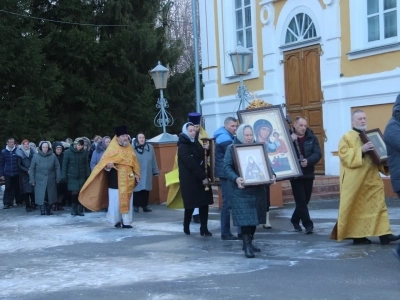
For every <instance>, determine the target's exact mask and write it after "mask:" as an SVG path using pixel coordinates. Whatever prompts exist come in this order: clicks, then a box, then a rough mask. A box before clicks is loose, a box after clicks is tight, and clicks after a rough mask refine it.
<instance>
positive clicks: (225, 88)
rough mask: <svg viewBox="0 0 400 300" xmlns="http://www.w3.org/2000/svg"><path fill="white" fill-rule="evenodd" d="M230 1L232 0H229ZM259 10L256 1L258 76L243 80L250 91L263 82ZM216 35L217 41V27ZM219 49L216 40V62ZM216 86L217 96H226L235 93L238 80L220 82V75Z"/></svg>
mask: <svg viewBox="0 0 400 300" xmlns="http://www.w3.org/2000/svg"><path fill="white" fill-rule="evenodd" d="M222 1H228V0H222ZM229 1H232V0H229ZM214 3H215V11H216V12H218V9H217V1H214ZM260 12H261V6H260V5H258V2H257V3H256V13H255V15H254V16H253V17H254V18H255V24H256V39H257V53H258V66H257V67H255V68H258V70H259V74H260V75H259V77H258V78H254V79H249V80H245V81H244V84H245V85H246V87H247V88H248V90H249V91H250V92H255V91H259V90H263V89H264V82H263V77H264V72H263V57H262V24H261V22H260V18H259V16H260ZM215 18H216V19H215V24H218V14H217V13H216V14H215ZM215 30H216V32H217V35H216V38H217V41H219V39H220V36H219V34H218V27H217V28H215ZM220 56H221V55H220V49H219V44H218V42H217V57H218V62H220V61H221V60H220ZM220 69H221V65H219V72H220V71H221V70H220ZM218 86H219V96H220V97H223V96H228V95H234V94H236V90H237V87H238V86H239V83H238V82H234V83H230V84H222V83H221V76H218Z"/></svg>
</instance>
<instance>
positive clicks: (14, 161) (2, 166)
mask: <svg viewBox="0 0 400 300" xmlns="http://www.w3.org/2000/svg"><path fill="white" fill-rule="evenodd" d="M16 152H17V147H16V146H15V140H14V138H9V139H8V140H7V146H6V148H5V149H3V150H2V151H1V154H0V179H1V180H4V181H5V186H6V188H5V190H4V196H3V204H4V207H3V209H8V208H11V207H12V206H13V204H14V198H15V199H16V201H17V205H21V203H20V195H19V168H18V156H17V154H16Z"/></svg>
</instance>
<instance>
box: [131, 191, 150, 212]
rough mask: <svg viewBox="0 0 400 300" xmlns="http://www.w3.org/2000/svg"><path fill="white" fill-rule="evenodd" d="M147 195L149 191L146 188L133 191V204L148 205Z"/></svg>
mask: <svg viewBox="0 0 400 300" xmlns="http://www.w3.org/2000/svg"><path fill="white" fill-rule="evenodd" d="M149 195H150V191H146V190H141V191H139V192H133V206H140V207H142V208H145V207H147V206H148V205H149Z"/></svg>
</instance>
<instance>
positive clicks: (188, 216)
mask: <svg viewBox="0 0 400 300" xmlns="http://www.w3.org/2000/svg"><path fill="white" fill-rule="evenodd" d="M193 211H194V208H185V214H184V219H183V225H184V226H189V224H190V221H191V220H192V214H193ZM199 216H200V230H206V229H207V225H208V205H204V206H200V207H199ZM207 230H208V229H207Z"/></svg>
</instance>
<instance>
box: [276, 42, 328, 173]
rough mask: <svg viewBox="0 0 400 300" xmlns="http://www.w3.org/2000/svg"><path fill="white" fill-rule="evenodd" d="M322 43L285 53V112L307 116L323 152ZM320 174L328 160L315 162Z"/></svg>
mask: <svg viewBox="0 0 400 300" xmlns="http://www.w3.org/2000/svg"><path fill="white" fill-rule="evenodd" d="M320 53H321V48H320V45H314V46H310V47H305V48H301V49H296V50H291V51H288V52H285V53H284V55H285V56H284V68H285V97H286V112H287V114H290V116H291V117H292V120H293V121H294V119H295V117H296V116H303V117H306V118H307V120H308V127H309V128H310V129H311V130H312V131H313V132H314V134H315V135H316V136H317V138H318V141H319V145H320V146H321V151H322V154H323V153H324V141H325V131H324V127H323V120H322V101H323V95H322V92H321V73H320ZM315 171H316V173H317V174H325V160H324V157H323V156H322V159H321V160H320V161H319V163H318V164H317V165H316V166H315Z"/></svg>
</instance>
